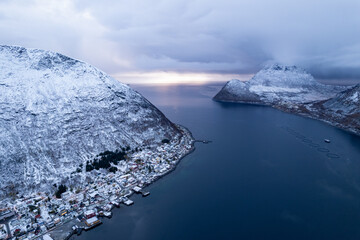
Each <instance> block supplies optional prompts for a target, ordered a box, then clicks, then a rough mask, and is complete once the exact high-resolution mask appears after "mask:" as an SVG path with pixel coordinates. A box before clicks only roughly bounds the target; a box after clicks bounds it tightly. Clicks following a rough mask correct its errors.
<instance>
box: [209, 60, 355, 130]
mask: <svg viewBox="0 0 360 240" xmlns="http://www.w3.org/2000/svg"><path fill="white" fill-rule="evenodd" d="M359 98H360V92H359V85H357V86H355V87H352V88H351V87H345V86H334V85H325V84H321V83H319V82H317V81H316V80H315V79H314V77H313V76H311V74H309V73H307V72H306V71H305V70H303V69H301V68H298V67H296V66H283V65H279V64H274V65H271V66H267V67H265V68H263V69H262V70H260V71H259V72H258V73H257V74H255V75H254V77H253V78H252V79H250V80H249V81H247V82H242V81H240V80H236V79H233V80H231V81H229V82H227V83H226V84H225V86H224V87H223V88H222V89H221V90H220V91H219V92H218V93H217V94H216V95H215V96H214V98H213V99H214V100H216V101H225V102H240V103H253V104H262V105H268V106H272V107H275V108H277V109H281V110H283V111H286V112H292V113H297V114H301V115H304V116H307V117H311V118H314V119H318V120H322V121H325V122H327V123H330V124H332V125H335V126H337V127H340V128H342V129H345V130H348V131H351V132H354V133H357V134H360V122H359V119H360V114H359V110H360V106H359V105H360V104H359Z"/></svg>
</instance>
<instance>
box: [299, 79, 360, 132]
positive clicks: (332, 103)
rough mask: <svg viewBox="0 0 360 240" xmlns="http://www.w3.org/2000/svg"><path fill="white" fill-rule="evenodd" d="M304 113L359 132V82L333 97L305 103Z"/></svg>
mask: <svg viewBox="0 0 360 240" xmlns="http://www.w3.org/2000/svg"><path fill="white" fill-rule="evenodd" d="M305 107H306V109H307V110H303V112H304V113H306V114H309V116H311V117H314V118H318V119H321V120H324V121H328V122H331V123H333V124H334V125H336V126H338V127H341V128H344V129H346V130H349V131H352V132H355V133H358V134H360V84H359V85H356V86H354V87H352V88H350V89H348V90H345V91H343V92H341V93H339V94H337V95H336V96H335V97H334V98H331V99H328V100H325V101H318V102H314V103H309V104H306V105H305Z"/></svg>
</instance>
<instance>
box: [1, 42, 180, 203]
mask: <svg viewBox="0 0 360 240" xmlns="http://www.w3.org/2000/svg"><path fill="white" fill-rule="evenodd" d="M180 135H181V133H180V131H179V130H178V128H177V127H176V126H175V125H174V124H173V123H171V122H170V121H169V120H168V119H167V118H166V117H165V116H164V115H163V114H162V113H161V112H160V111H159V110H158V109H157V108H156V107H154V106H153V105H152V104H151V103H150V102H149V101H148V100H146V99H145V98H144V97H142V96H141V95H140V94H139V93H137V92H136V91H134V90H132V89H131V88H130V87H128V86H127V85H124V84H122V83H120V82H118V81H117V80H115V79H113V78H111V77H110V76H108V75H107V74H105V73H104V72H102V71H100V70H98V69H96V68H94V67H92V66H90V65H89V64H87V63H84V62H81V61H78V60H74V59H71V58H69V57H66V56H64V55H61V54H59V53H54V52H49V51H43V50H38V49H26V48H23V47H15V46H0V156H1V157H0V196H1V195H4V194H5V193H8V192H9V191H12V192H16V191H18V190H19V189H20V188H22V187H26V188H27V189H30V188H32V187H35V186H36V188H41V186H43V185H44V186H45V185H46V184H48V183H49V182H53V183H56V182H57V181H59V180H61V179H63V178H66V177H67V176H69V174H70V173H71V172H73V171H74V170H75V169H76V168H77V167H78V166H79V164H81V163H84V162H86V161H87V160H88V159H92V158H93V157H94V156H95V155H97V154H99V153H101V152H104V151H105V150H111V151H115V150H116V149H120V148H121V147H126V146H130V147H131V148H135V147H137V146H144V145H146V146H151V145H157V144H159V143H160V142H161V140H163V139H165V138H166V139H171V138H173V137H179V136H180ZM84 165H85V164H84Z"/></svg>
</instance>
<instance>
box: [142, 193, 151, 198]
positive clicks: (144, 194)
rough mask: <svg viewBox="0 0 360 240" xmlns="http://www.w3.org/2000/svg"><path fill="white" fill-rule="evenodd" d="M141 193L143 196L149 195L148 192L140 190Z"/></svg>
mask: <svg viewBox="0 0 360 240" xmlns="http://www.w3.org/2000/svg"><path fill="white" fill-rule="evenodd" d="M141 195H142V196H143V197H147V196H149V195H150V192H141Z"/></svg>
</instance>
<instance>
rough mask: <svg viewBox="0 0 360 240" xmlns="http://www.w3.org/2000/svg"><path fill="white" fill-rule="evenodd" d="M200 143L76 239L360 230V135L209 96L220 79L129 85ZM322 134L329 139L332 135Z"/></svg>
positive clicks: (321, 235)
mask: <svg viewBox="0 0 360 240" xmlns="http://www.w3.org/2000/svg"><path fill="white" fill-rule="evenodd" d="M132 87H134V88H135V89H136V90H138V91H139V92H140V93H141V94H143V95H144V96H145V97H146V98H148V99H149V100H150V101H151V102H152V103H154V105H156V106H157V107H158V108H159V109H160V110H161V111H162V112H164V113H165V115H166V116H168V118H169V119H170V120H172V121H173V122H176V123H179V124H182V125H184V126H186V127H188V128H189V129H190V130H191V131H192V133H193V135H194V137H195V138H197V139H208V140H212V141H213V142H212V143H211V144H200V143H197V145H196V151H195V152H194V153H192V154H191V155H189V156H187V157H186V158H184V159H183V160H182V161H181V163H180V164H179V166H178V167H177V169H176V170H175V171H174V172H172V173H171V174H169V175H167V176H166V177H164V178H162V179H161V180H159V181H157V182H156V183H154V184H152V185H151V186H149V187H148V188H147V190H149V191H150V192H151V195H150V196H149V197H147V198H142V197H140V196H133V197H132V199H133V200H134V201H135V204H134V205H133V206H131V207H125V206H124V207H121V208H120V209H115V211H114V215H113V218H112V219H110V220H107V219H104V222H105V224H103V225H101V226H99V227H97V228H96V229H94V230H91V231H89V232H86V233H83V234H82V236H80V237H77V238H76V239H90V240H92V239H157V240H158V239H166V240H167V239H172V240H174V239H359V238H360V138H359V137H357V136H354V135H352V134H349V133H347V132H344V131H342V130H339V129H336V128H333V127H331V126H329V125H327V124H324V123H322V122H319V121H315V120H311V119H306V118H303V117H299V116H295V115H290V114H286V113H283V112H280V111H277V110H274V109H272V108H269V107H262V106H252V105H245V104H231V103H228V104H223V103H217V102H214V101H212V100H211V97H212V96H213V95H214V94H215V92H216V91H217V90H219V88H220V86H209V85H206V86H171V87H164V86H162V87H160V86H132ZM324 138H329V139H331V143H330V144H327V143H325V142H324V141H323V139H324Z"/></svg>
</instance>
